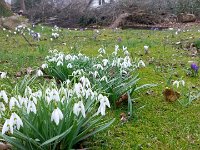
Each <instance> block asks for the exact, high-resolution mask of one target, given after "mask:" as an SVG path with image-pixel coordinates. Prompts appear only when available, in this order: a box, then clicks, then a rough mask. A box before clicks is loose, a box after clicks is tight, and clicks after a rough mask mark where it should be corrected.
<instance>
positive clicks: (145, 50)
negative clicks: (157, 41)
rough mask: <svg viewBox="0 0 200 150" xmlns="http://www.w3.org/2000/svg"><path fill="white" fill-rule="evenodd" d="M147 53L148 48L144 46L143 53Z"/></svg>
mask: <svg viewBox="0 0 200 150" xmlns="http://www.w3.org/2000/svg"><path fill="white" fill-rule="evenodd" d="M148 51H149V46H147V45H145V46H144V52H145V53H148Z"/></svg>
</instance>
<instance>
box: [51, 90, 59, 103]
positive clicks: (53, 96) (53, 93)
mask: <svg viewBox="0 0 200 150" xmlns="http://www.w3.org/2000/svg"><path fill="white" fill-rule="evenodd" d="M50 96H51V97H50V98H51V100H55V101H56V102H58V101H60V96H59V92H58V91H57V90H56V89H53V90H52V91H51V94H50Z"/></svg>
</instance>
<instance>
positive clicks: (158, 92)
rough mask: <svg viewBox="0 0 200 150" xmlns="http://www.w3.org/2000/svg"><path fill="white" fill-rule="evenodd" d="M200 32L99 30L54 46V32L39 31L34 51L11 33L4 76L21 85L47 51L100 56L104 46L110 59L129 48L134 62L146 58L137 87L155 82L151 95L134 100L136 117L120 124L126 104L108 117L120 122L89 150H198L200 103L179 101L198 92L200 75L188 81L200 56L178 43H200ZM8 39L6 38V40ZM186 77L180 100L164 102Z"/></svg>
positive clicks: (0, 62)
mask: <svg viewBox="0 0 200 150" xmlns="http://www.w3.org/2000/svg"><path fill="white" fill-rule="evenodd" d="M199 28H200V27H190V28H189V31H185V32H183V31H181V32H179V33H178V34H177V35H176V34H175V31H169V30H163V31H153V30H115V31H114V30H100V32H99V33H98V34H97V33H96V32H95V31H91V30H87V31H75V30H65V29H63V31H62V32H61V36H60V38H59V39H57V40H54V41H51V40H50V34H51V29H50V28H47V27H44V30H43V31H42V30H41V27H40V26H38V27H37V28H36V29H35V30H37V31H39V32H41V35H42V37H41V39H42V40H41V41H40V42H37V41H34V40H33V39H31V37H29V36H28V35H27V36H26V37H27V38H28V39H29V41H30V42H31V43H32V44H34V46H32V47H30V46H29V45H28V43H27V42H26V41H25V40H24V39H23V37H22V36H20V35H14V34H11V33H9V32H8V31H0V45H1V46H0V71H6V72H8V75H9V76H10V79H12V81H13V82H17V80H20V79H16V78H15V76H14V75H15V74H16V72H18V71H21V70H23V69H25V68H27V67H33V68H34V67H35V66H40V65H41V64H42V62H43V61H44V58H45V56H46V55H47V54H48V50H49V49H50V48H51V49H54V48H56V49H58V50H60V51H64V52H79V51H80V52H82V53H85V54H87V55H90V56H96V55H97V53H98V49H99V48H100V47H102V46H103V47H105V48H106V51H107V54H110V53H111V52H112V51H113V50H114V46H115V45H116V44H118V45H120V47H122V46H123V45H124V46H127V47H128V50H129V52H130V53H131V56H132V58H133V59H134V58H138V59H142V60H143V61H144V62H145V63H146V67H145V68H142V69H140V70H139V75H140V78H141V79H140V82H139V84H146V83H155V84H158V86H156V87H154V88H152V91H153V93H152V94H149V95H148V94H146V91H147V90H143V91H141V92H140V93H137V94H135V95H133V97H134V98H138V99H136V100H135V102H134V116H133V118H132V119H131V120H130V121H128V122H127V123H124V124H122V123H121V121H120V117H119V116H120V113H121V112H127V107H126V104H124V105H123V106H122V107H120V108H118V109H116V110H113V109H111V110H110V111H109V112H108V113H109V115H108V116H109V117H113V118H116V122H115V123H114V124H113V125H112V127H111V128H109V129H108V130H106V131H104V132H102V133H99V134H97V135H95V136H94V137H92V138H90V139H88V140H87V141H85V142H84V145H86V147H90V148H91V149H124V150H127V149H166V150H169V149H172V150H174V149H185V150H188V149H200V117H199V116H200V109H199V108H200V101H199V100H196V101H193V102H192V103H191V104H190V105H187V106H183V105H181V104H180V102H183V101H187V99H186V97H187V96H186V94H187V93H188V92H189V90H196V91H200V75H198V76H197V77H191V76H187V72H188V68H190V64H189V63H188V61H195V62H196V63H198V64H200V59H199V56H195V57H191V55H190V51H187V50H184V47H181V46H179V45H177V44H176V42H179V41H180V42H181V43H183V42H188V43H192V42H194V41H195V40H197V39H199V33H198V32H197V31H198V29H199ZM7 34H8V35H9V37H6V35H7ZM144 45H148V46H149V47H150V48H149V54H144V48H143V47H144ZM170 77H171V78H172V80H177V79H180V78H182V79H183V80H184V81H185V82H186V86H185V87H180V88H179V89H176V88H175V89H176V90H177V91H179V92H180V93H181V97H180V99H179V101H180V102H179V101H176V102H173V103H169V102H166V101H165V100H164V97H163V95H162V91H163V90H164V89H165V87H166V86H168V85H167V81H168V80H169V79H170ZM4 81H5V80H4V79H1V80H0V84H1V89H3V88H5V87H6V86H5V85H4V83H5V82H4Z"/></svg>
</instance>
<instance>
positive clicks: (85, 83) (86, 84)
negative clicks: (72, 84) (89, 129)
mask: <svg viewBox="0 0 200 150" xmlns="http://www.w3.org/2000/svg"><path fill="white" fill-rule="evenodd" d="M80 82H81V83H82V85H83V87H86V88H89V87H90V81H89V79H88V78H86V77H84V76H83V77H81V78H80Z"/></svg>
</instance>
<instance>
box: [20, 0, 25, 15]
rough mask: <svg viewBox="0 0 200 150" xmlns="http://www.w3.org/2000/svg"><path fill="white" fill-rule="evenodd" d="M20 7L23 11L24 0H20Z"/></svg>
mask: <svg viewBox="0 0 200 150" xmlns="http://www.w3.org/2000/svg"><path fill="white" fill-rule="evenodd" d="M20 9H21V10H23V12H25V11H26V6H25V2H24V0H20Z"/></svg>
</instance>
